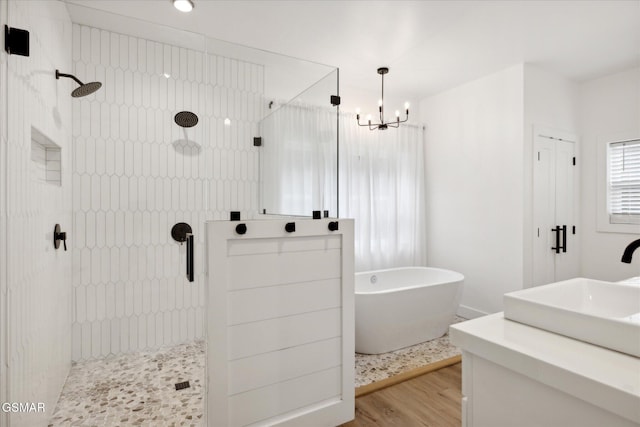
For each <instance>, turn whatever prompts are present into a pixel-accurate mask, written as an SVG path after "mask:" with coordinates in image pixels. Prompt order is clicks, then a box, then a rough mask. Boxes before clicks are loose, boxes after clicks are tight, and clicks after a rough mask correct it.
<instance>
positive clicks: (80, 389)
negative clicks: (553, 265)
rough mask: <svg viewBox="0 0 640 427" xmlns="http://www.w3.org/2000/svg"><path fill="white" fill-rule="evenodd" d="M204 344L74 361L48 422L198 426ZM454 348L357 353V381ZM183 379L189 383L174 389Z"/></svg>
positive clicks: (440, 341) (432, 344) (442, 341)
mask: <svg viewBox="0 0 640 427" xmlns="http://www.w3.org/2000/svg"><path fill="white" fill-rule="evenodd" d="M462 320H464V319H461V318H456V320H455V321H454V323H457V322H459V321H462ZM204 350H205V344H204V342H203V341H196V342H192V343H188V344H182V345H178V346H174V347H167V348H164V349H160V350H158V351H154V352H138V353H130V354H126V355H122V356H115V357H109V358H105V359H100V360H92V361H88V362H80V363H74V364H73V366H72V368H71V372H70V373H69V377H68V378H67V382H66V384H65V386H64V389H63V390H62V394H61V395H60V400H59V401H58V405H57V408H56V410H55V412H54V414H53V418H52V419H51V421H50V423H49V427H57V426H83V427H85V426H87V427H88V426H92V427H93V426H100V427H103V426H104V427H113V426H153V427H169V426H202V425H204V423H203V421H202V417H203V408H204V401H203V396H204V365H205V357H204ZM459 354H460V350H459V349H458V348H456V347H454V346H453V345H451V343H450V341H449V335H448V334H446V335H444V336H443V337H440V338H437V339H435V340H432V341H429V342H426V343H422V344H418V345H414V346H411V347H407V348H403V349H400V350H397V351H394V352H391V353H385V354H379V355H368V354H356V367H355V369H356V387H360V386H363V385H366V384H369V383H372V382H374V381H380V380H383V379H385V378H389V377H392V376H394V375H397V374H399V373H401V372H405V371H408V370H410V369H413V368H417V367H420V366H424V365H426V364H429V363H433V362H437V361H439V360H443V359H446V358H449V357H453V356H457V355H459ZM184 381H189V384H190V387H188V388H185V389H182V390H176V387H175V385H176V383H180V382H184Z"/></svg>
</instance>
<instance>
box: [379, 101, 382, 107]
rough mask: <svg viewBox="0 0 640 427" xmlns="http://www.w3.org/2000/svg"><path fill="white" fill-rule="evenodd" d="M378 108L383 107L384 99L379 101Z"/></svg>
mask: <svg viewBox="0 0 640 427" xmlns="http://www.w3.org/2000/svg"><path fill="white" fill-rule="evenodd" d="M378 107H382V99H378Z"/></svg>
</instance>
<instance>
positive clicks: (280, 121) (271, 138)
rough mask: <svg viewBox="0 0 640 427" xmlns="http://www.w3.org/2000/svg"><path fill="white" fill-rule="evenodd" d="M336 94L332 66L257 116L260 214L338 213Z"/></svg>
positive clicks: (335, 75)
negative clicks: (319, 77) (308, 84)
mask: <svg viewBox="0 0 640 427" xmlns="http://www.w3.org/2000/svg"><path fill="white" fill-rule="evenodd" d="M337 94H338V70H337V69H333V70H332V71H330V72H329V73H328V74H327V75H325V76H324V77H323V78H321V79H320V80H318V81H317V82H315V83H314V84H313V85H312V86H310V87H309V88H307V89H306V90H305V91H304V92H302V93H301V94H299V95H298V96H296V97H295V98H294V99H292V100H291V101H289V102H287V103H284V104H282V105H277V104H276V105H275V107H274V111H272V112H271V113H270V114H269V115H268V116H266V117H265V118H264V119H263V120H262V121H261V123H260V132H261V137H262V141H261V142H262V147H261V155H260V175H261V192H260V195H261V200H260V202H261V208H262V211H263V213H266V214H277V215H295V216H310V215H311V214H312V212H313V211H324V212H328V215H329V216H332V217H337V216H338V182H337V181H338V174H337V170H338V157H337V147H338V139H337V138H338V107H337V106H334V105H332V103H331V97H332V96H333V95H337ZM270 105H271V106H272V107H273V106H274V104H271V103H270Z"/></svg>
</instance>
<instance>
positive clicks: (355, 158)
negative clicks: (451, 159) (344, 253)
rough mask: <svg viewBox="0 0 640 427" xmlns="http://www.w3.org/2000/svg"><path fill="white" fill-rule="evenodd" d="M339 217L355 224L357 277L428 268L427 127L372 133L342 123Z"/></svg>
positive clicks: (344, 119)
mask: <svg viewBox="0 0 640 427" xmlns="http://www.w3.org/2000/svg"><path fill="white" fill-rule="evenodd" d="M339 167H340V216H341V217H343V218H354V219H355V256H356V271H365V270H374V269H381V268H392V267H401V266H415V265H425V264H426V252H425V247H426V242H425V239H426V236H425V221H426V218H425V214H426V213H425V210H426V207H425V194H424V192H425V184H424V140H423V130H422V127H418V126H412V125H406V124H405V125H401V126H400V127H399V128H398V129H387V130H383V131H379V130H376V131H370V130H369V129H368V128H364V127H359V126H357V125H356V120H355V117H353V116H352V115H347V114H343V115H341V117H340V166H339Z"/></svg>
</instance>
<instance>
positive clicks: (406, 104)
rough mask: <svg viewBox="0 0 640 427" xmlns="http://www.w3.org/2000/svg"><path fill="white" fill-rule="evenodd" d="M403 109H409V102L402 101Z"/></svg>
mask: <svg viewBox="0 0 640 427" xmlns="http://www.w3.org/2000/svg"><path fill="white" fill-rule="evenodd" d="M404 109H405V110H408V109H409V103H408V102H405V103H404Z"/></svg>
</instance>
